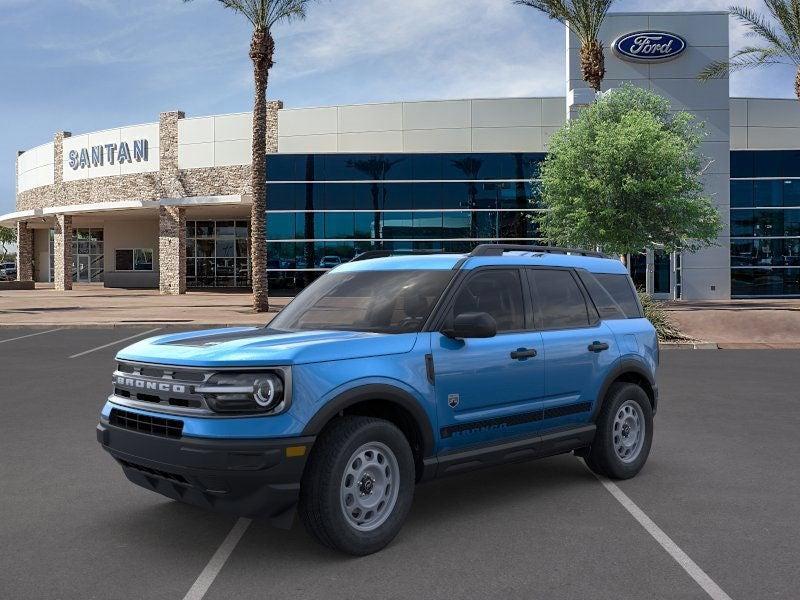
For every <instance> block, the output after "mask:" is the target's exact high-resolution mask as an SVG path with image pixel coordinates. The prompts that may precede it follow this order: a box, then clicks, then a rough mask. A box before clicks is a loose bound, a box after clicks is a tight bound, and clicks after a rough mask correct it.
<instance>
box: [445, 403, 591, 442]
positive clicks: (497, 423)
mask: <svg viewBox="0 0 800 600" xmlns="http://www.w3.org/2000/svg"><path fill="white" fill-rule="evenodd" d="M591 409H592V403H591V402H578V403H576V404H566V405H564V406H556V407H553V408H548V409H545V410H544V413H543V412H542V411H541V410H537V411H534V412H528V413H520V414H518V415H509V416H507V417H495V418H494V419H484V420H482V421H470V422H469V423H458V424H457V425H448V426H447V427H442V428H441V429H440V430H439V435H440V436H441V437H442V439H446V438H449V437H452V436H453V435H454V434H457V433H463V432H465V431H473V430H476V429H492V428H496V427H513V426H514V425H524V424H526V423H535V422H536V421H541V420H542V419H555V418H557V417H565V416H567V415H574V414H577V413H582V412H588V411H590V410H591Z"/></svg>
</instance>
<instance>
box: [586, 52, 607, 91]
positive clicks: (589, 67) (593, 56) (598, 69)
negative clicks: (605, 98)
mask: <svg viewBox="0 0 800 600" xmlns="http://www.w3.org/2000/svg"><path fill="white" fill-rule="evenodd" d="M581 75H583V80H584V81H585V82H586V83H588V84H589V87H591V88H592V89H593V90H594V91H595V92H599V91H600V84H601V83H603V77H605V76H606V67H605V57H604V56H603V45H602V44H601V43H600V42H598V41H597V40H591V41H589V42H585V43H584V44H583V45H582V46H581Z"/></svg>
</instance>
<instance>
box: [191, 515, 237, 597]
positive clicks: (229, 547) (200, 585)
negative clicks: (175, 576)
mask: <svg viewBox="0 0 800 600" xmlns="http://www.w3.org/2000/svg"><path fill="white" fill-rule="evenodd" d="M250 522H251V521H250V519H245V518H240V519H239V520H238V521H236V523H235V524H234V526H233V529H231V530H230V532H228V535H227V536H226V537H225V539H224V540H223V541H222V544H220V547H219V548H217V551H216V552H214V556H212V557H211V560H210V561H208V564H207V565H206V568H205V569H203V572H202V573H200V575H199V576H198V578H197V579H196V580H195V582H194V584H193V585H192V587H191V588H189V591H188V592H186V595H185V596H184V597H183V600H201V598H202V597H203V596H205V595H206V592H207V591H208V588H210V587H211V584H212V583H214V580H215V579H216V578H217V575H219V572H220V571H221V570H222V567H224V566H225V563H226V562H227V560H228V557H229V556H230V555H231V552H233V549H234V548H236V544H238V543H239V540H240V539H242V536H243V535H244V532H245V531H247V528H248V527H249V526H250Z"/></svg>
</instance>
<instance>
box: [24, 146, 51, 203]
mask: <svg viewBox="0 0 800 600" xmlns="http://www.w3.org/2000/svg"><path fill="white" fill-rule="evenodd" d="M54 162H55V152H54V149H53V142H48V143H46V144H42V145H41V146H36V147H35V148H31V149H30V150H27V151H25V152H23V153H22V154H20V155H19V156H18V157H17V192H25V191H27V190H30V189H33V188H36V187H40V186H43V185H53V182H54V179H55V172H54V171H53V163H54Z"/></svg>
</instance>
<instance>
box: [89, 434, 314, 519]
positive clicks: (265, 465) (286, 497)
mask: <svg viewBox="0 0 800 600" xmlns="http://www.w3.org/2000/svg"><path fill="white" fill-rule="evenodd" d="M314 439H315V438H314V437H313V436H304V437H294V438H272V439H258V440H253V439H250V440H220V439H208V438H193V437H186V436H184V437H181V438H178V439H171V438H166V437H160V436H155V435H150V434H146V433H140V432H137V431H130V430H128V429H124V428H121V427H116V426H114V425H110V424H109V423H108V421H107V420H105V419H102V420H101V421H100V423H99V424H98V425H97V441H98V442H99V443H100V445H101V446H102V447H103V449H104V450H106V451H107V452H108V453H109V454H111V456H113V457H114V459H116V461H117V463H119V465H120V466H121V467H122V470H123V472H124V473H125V476H126V477H127V478H128V479H129V480H130V481H132V482H133V483H135V484H137V485H140V486H142V487H144V488H147V489H148V490H151V491H154V492H158V493H159V494H163V495H164V496H167V497H169V498H173V499H175V500H180V501H182V502H186V503H189V504H193V505H196V506H200V507H203V508H208V509H211V510H215V511H219V512H224V513H228V514H234V515H237V516H242V517H250V518H265V517H266V518H269V519H271V520H272V521H273V523H274V524H275V525H278V526H284V527H288V526H290V525H291V522H292V519H293V516H294V507H295V505H296V503H297V498H298V494H299V491H300V479H301V477H302V475H303V469H304V467H305V464H306V459H307V458H308V454H309V452H310V451H311V446H312V445H313V443H314ZM301 447H302V448H304V450H302V455H299V454H300V452H301V451H300V448H301ZM289 448H290V450H289V451H288V452H287V449H289Z"/></svg>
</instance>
